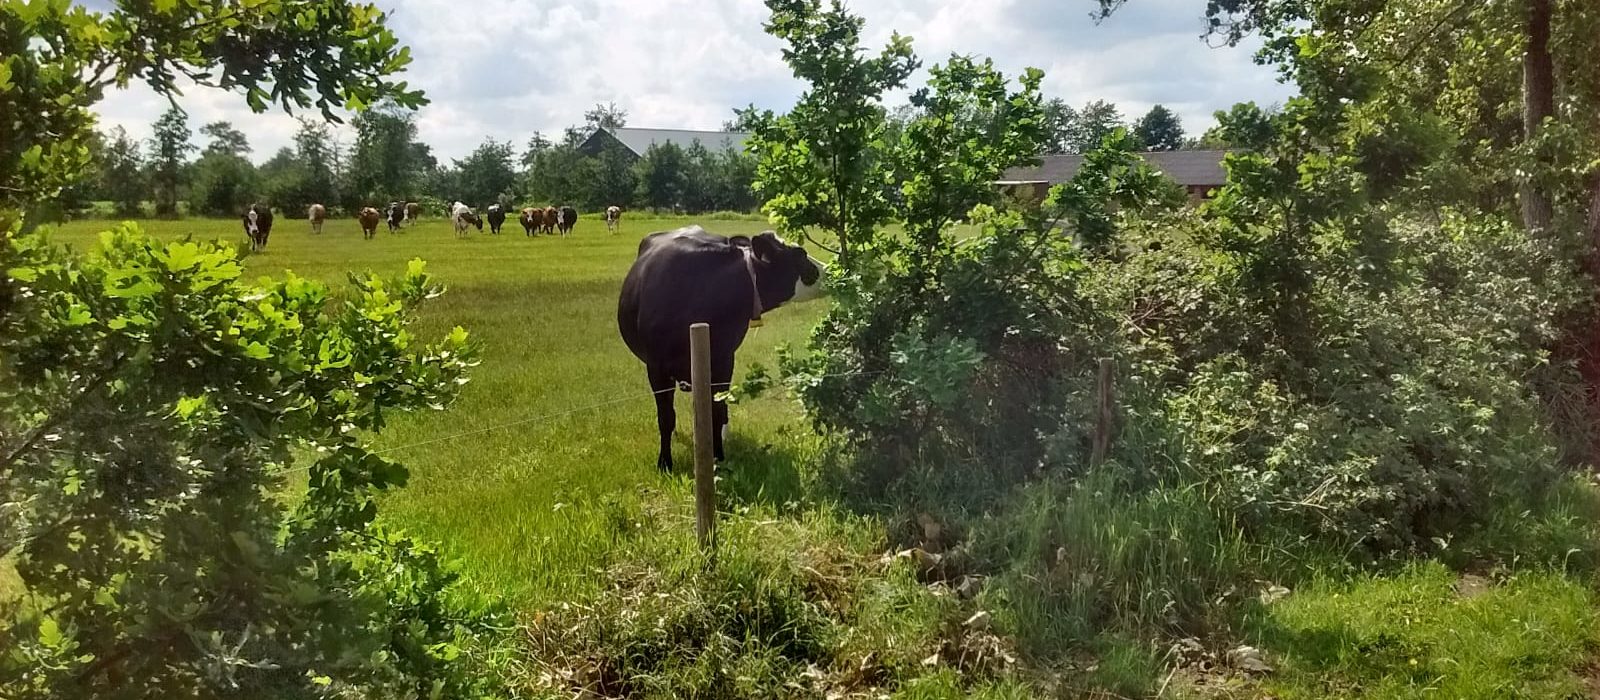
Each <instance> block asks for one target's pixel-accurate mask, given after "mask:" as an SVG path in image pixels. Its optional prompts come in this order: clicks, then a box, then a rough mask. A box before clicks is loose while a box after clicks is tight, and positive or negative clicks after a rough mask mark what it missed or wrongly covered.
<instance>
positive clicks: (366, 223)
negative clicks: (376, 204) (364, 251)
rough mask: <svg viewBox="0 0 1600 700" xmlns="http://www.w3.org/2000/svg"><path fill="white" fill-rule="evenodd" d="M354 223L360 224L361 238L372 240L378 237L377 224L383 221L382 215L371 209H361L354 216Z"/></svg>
mask: <svg viewBox="0 0 1600 700" xmlns="http://www.w3.org/2000/svg"><path fill="white" fill-rule="evenodd" d="M356 221H359V222H361V237H362V238H365V239H367V240H372V237H373V236H376V235H378V222H380V221H383V214H381V213H379V212H378V210H377V209H373V208H372V207H362V208H361V213H360V214H357V215H356Z"/></svg>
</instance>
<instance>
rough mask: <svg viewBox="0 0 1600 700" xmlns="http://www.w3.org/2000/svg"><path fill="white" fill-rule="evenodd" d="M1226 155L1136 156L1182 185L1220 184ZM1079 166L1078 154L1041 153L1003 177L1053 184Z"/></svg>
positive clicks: (1176, 153)
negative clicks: (1033, 163) (1036, 160)
mask: <svg viewBox="0 0 1600 700" xmlns="http://www.w3.org/2000/svg"><path fill="white" fill-rule="evenodd" d="M1226 155H1228V152H1227V151H1147V152H1145V153H1140V154H1139V157H1141V158H1143V159H1144V160H1145V162H1147V163H1149V164H1150V165H1151V166H1153V167H1154V168H1155V169H1157V170H1160V171H1161V172H1162V173H1165V174H1166V176H1167V177H1170V178H1172V179H1173V180H1174V181H1176V182H1177V183H1178V184H1180V185H1183V186H1185V187H1192V186H1209V187H1220V186H1222V185H1224V184H1226V183H1227V181H1228V173H1227V171H1225V170H1223V168H1222V158H1223V156H1226ZM1080 167H1083V156H1081V155H1059V156H1041V157H1040V158H1039V164H1038V165H1036V166H1025V167H1020V168H1012V169H1010V170H1007V171H1006V174H1005V179H1006V180H1027V181H1034V182H1037V181H1044V182H1049V183H1051V184H1055V183H1060V182H1066V181H1068V180H1071V179H1072V176H1073V175H1076V174H1077V173H1078V168H1080Z"/></svg>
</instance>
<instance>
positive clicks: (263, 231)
mask: <svg viewBox="0 0 1600 700" xmlns="http://www.w3.org/2000/svg"><path fill="white" fill-rule="evenodd" d="M239 218H240V219H241V220H242V221H243V222H244V235H245V237H246V238H248V239H249V240H250V250H251V251H252V252H254V251H260V250H266V249H267V237H268V236H271V235H272V207H269V206H267V205H265V204H252V205H250V208H249V209H248V210H246V211H245V213H244V216H241V217H239Z"/></svg>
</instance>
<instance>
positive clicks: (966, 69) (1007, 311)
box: [755, 7, 1093, 489]
mask: <svg viewBox="0 0 1600 700" xmlns="http://www.w3.org/2000/svg"><path fill="white" fill-rule="evenodd" d="M811 9H812V11H816V8H815V7H812V8H811ZM792 11H793V8H789V9H780V10H779V11H776V12H775V14H774V16H775V20H774V25H773V26H774V31H775V33H778V34H779V35H780V36H782V37H784V38H786V39H787V40H788V41H789V42H790V46H791V48H790V49H789V51H788V53H787V54H786V55H787V56H788V57H789V60H790V62H791V63H792V64H793V65H794V66H795V68H796V74H797V75H799V76H801V77H802V78H807V77H812V78H815V79H823V78H826V77H828V76H833V75H835V74H836V73H837V72H838V71H837V70H835V69H828V70H822V71H820V72H816V71H818V70H819V67H820V66H828V65H833V64H831V63H829V62H830V61H833V60H837V56H836V55H835V53H836V52H843V54H844V55H846V56H849V57H852V58H851V60H854V61H862V62H868V63H870V62H871V61H872V60H882V59H863V58H861V57H860V56H859V53H858V52H854V51H850V50H849V49H848V47H843V48H841V47H839V46H836V45H833V44H828V43H827V42H824V41H821V39H820V38H819V37H817V36H813V35H810V34H806V33H805V32H826V31H829V30H830V29H836V28H844V30H845V31H847V32H855V31H859V26H860V25H859V21H858V20H856V19H855V18H854V17H850V16H848V15H847V14H845V13H843V12H842V11H841V10H838V9H834V10H832V11H830V12H828V13H824V15H825V16H812V15H804V16H800V17H795V16H791V15H790V14H786V12H792ZM902 45H903V43H902V44H896V46H897V47H898V46H902ZM896 56H897V58H896V61H897V62H896V63H893V64H892V65H899V66H909V65H912V64H913V63H914V61H913V59H912V58H911V56H910V55H909V54H908V53H907V54H903V55H902V54H896ZM873 66H875V67H873V68H871V69H868V68H861V69H860V70H857V71H855V72H861V71H865V72H866V73H871V72H872V70H879V69H881V68H882V66H881V65H879V64H873ZM841 70H842V69H841ZM1042 77H1043V76H1042V74H1041V73H1040V72H1038V71H1036V70H1030V71H1028V72H1026V73H1024V75H1023V76H1022V77H1021V79H1020V80H1019V81H1018V84H1017V85H1015V86H1013V85H1011V84H1010V83H1009V82H1008V81H1007V80H1006V79H1005V78H1004V77H1003V76H1002V75H1000V74H999V73H998V72H997V71H996V70H995V69H994V67H993V66H992V65H991V64H990V63H989V62H987V61H985V62H978V61H976V60H973V59H970V58H964V57H960V56H956V57H952V58H951V59H950V61H949V62H948V63H946V64H944V65H941V66H936V67H935V68H933V69H932V71H931V77H930V79H929V84H928V85H927V87H925V88H923V89H919V90H918V91H917V92H916V93H914V95H913V97H912V105H913V108H914V113H913V114H914V115H913V116H911V117H910V120H909V121H908V122H906V123H905V124H904V125H903V126H901V127H900V128H899V129H898V133H897V138H896V139H895V140H894V141H892V142H886V141H883V140H876V141H873V142H872V144H871V146H870V148H868V149H867V150H863V151H860V152H857V153H854V154H853V155H852V158H854V159H855V160H856V162H857V163H858V164H862V165H863V166H864V167H865V166H868V165H869V164H870V167H871V168H874V169H882V171H883V173H882V174H881V175H876V176H874V177H878V178H882V179H881V182H892V183H897V184H896V185H895V186H894V187H893V188H887V189H885V188H883V187H882V186H881V185H880V184H879V181H874V180H872V179H861V180H857V179H856V178H858V177H860V178H865V176H866V175H868V173H867V172H861V171H858V172H855V173H853V174H851V176H850V177H849V178H848V179H842V180H834V179H830V178H829V177H828V176H827V173H826V171H823V170H817V171H807V170H806V168H807V166H806V165H805V164H806V163H807V162H810V161H809V160H808V158H809V157H799V156H798V154H803V153H819V152H826V151H827V149H830V148H833V147H834V145H833V142H831V141H826V140H824V141H822V142H820V143H819V142H813V141H810V140H807V139H808V138H832V137H831V136H825V135H826V134H831V133H833V132H832V131H831V130H830V129H829V128H826V127H824V126H822V125H820V124H816V123H811V122H810V121H809V120H811V119H812V118H813V115H815V114H817V112H816V110H822V109H827V108H831V109H835V110H837V114H834V115H831V116H827V117H825V118H824V120H823V121H824V122H826V123H849V120H848V119H846V118H845V117H844V116H843V115H847V114H858V113H863V112H862V109H863V108H862V105H866V104H871V103H874V102H875V101H876V99H877V97H878V95H877V93H875V92H863V93H859V94H857V95H856V98H855V99H854V100H850V101H843V102H836V100H838V95H834V94H832V93H831V92H830V96H829V97H827V98H821V97H819V98H817V99H815V100H813V101H811V102H805V101H803V103H804V104H805V105H806V108H805V110H801V109H797V110H796V112H794V113H792V114H790V115H787V116H785V117H783V118H781V119H769V120H767V121H766V122H765V123H763V124H762V125H761V126H760V128H758V130H757V134H758V136H757V142H758V145H757V146H756V147H755V149H756V151H757V152H758V153H760V154H762V157H763V160H762V164H761V172H762V177H763V178H767V179H766V180H765V182H764V184H762V185H761V187H763V188H766V191H768V192H770V191H771V188H773V187H777V186H779V185H778V183H779V182H783V183H785V184H784V185H783V186H784V187H799V188H801V189H795V190H785V191H784V192H785V194H783V195H782V196H780V197H779V198H778V199H775V200H772V201H769V202H768V205H767V210H768V211H769V212H772V213H773V214H774V216H775V217H776V218H778V219H779V223H780V224H782V225H784V226H787V227H795V226H798V225H800V224H802V223H806V222H810V223H813V224H816V225H819V226H823V227H825V228H828V229H829V230H831V231H833V232H834V233H835V234H836V235H840V236H841V237H842V238H841V240H840V242H841V246H843V245H844V244H845V242H844V239H845V238H852V237H853V239H852V242H851V243H850V245H851V247H850V248H848V249H845V248H841V252H845V251H846V250H848V251H849V252H850V253H851V255H850V256H848V257H847V256H843V255H841V257H840V258H839V260H838V263H837V265H836V267H837V270H836V271H834V272H833V274H832V278H831V284H832V290H833V295H834V299H835V304H834V307H833V309H832V310H831V311H830V314H829V317H828V319H827V320H826V321H824V322H823V324H822V325H821V326H820V327H819V328H818V329H817V331H816V333H815V334H814V335H813V337H812V340H811V343H810V347H809V352H807V353H804V354H799V355H795V356H791V357H790V358H788V359H787V361H786V362H785V369H786V371H787V372H788V373H789V374H790V375H791V376H792V379H793V381H794V382H795V385H796V386H797V387H798V390H799V393H800V396H801V398H802V400H803V401H804V402H805V404H806V406H807V408H808V409H809V411H810V413H811V416H812V418H813V420H814V421H815V422H816V423H817V424H818V425H819V426H820V427H823V428H825V429H827V430H829V431H831V432H834V433H835V434H838V435H841V436H844V437H847V438H848V439H849V441H850V442H851V443H852V444H854V445H856V446H858V447H860V448H862V449H863V450H864V451H865V452H866V453H867V455H866V458H865V459H864V460H863V463H864V464H866V465H870V466H871V467H873V469H869V470H868V471H866V472H863V473H861V474H858V475H857V476H859V477H861V478H862V479H863V481H862V484H861V485H862V486H865V487H867V488H869V489H878V488H883V487H885V486H888V485H889V483H891V482H893V481H895V480H897V479H899V478H901V477H903V476H906V471H907V470H908V469H911V468H913V467H914V466H916V467H921V468H924V469H931V470H941V469H942V468H943V467H944V466H946V465H960V467H959V469H960V470H961V471H969V470H970V471H972V473H971V475H970V477H969V478H973V479H978V480H982V479H984V478H986V476H987V475H989V474H991V473H992V472H995V471H1001V470H1011V471H1016V470H1020V469H1027V468H1029V467H1028V466H1027V465H1028V464H1029V460H1028V459H1027V457H1026V455H1027V454H1028V453H1029V452H1030V451H1032V450H1036V449H1037V448H1038V446H1039V442H1038V440H1037V439H1035V437H1034V436H1035V435H1036V434H1037V432H1038V431H1040V430H1041V429H1044V428H1045V426H1048V425H1053V424H1054V423H1055V422H1056V421H1057V420H1058V417H1059V414H1060V411H1061V410H1062V409H1063V407H1064V401H1065V400H1066V398H1067V397H1068V396H1070V395H1071V391H1070V390H1069V387H1070V386H1074V385H1075V383H1079V382H1081V381H1082V380H1083V377H1084V372H1085V370H1086V364H1085V363H1083V362H1080V361H1074V360H1073V359H1072V353H1073V352H1074V351H1078V352H1081V353H1084V354H1086V353H1087V351H1086V350H1085V344H1086V343H1092V341H1091V340H1087V338H1089V337H1092V336H1089V335H1087V334H1077V335H1076V338H1075V339H1074V340H1070V341H1064V340H1063V338H1064V337H1065V334H1064V333H1063V331H1064V329H1066V328H1069V327H1076V326H1078V325H1079V324H1082V323H1086V322H1087V323H1089V324H1090V325H1093V321H1092V318H1093V313H1092V311H1091V307H1090V306H1089V305H1088V304H1087V303H1085V300H1084V298H1083V296H1082V294H1081V293H1080V291H1079V289H1078V287H1079V280H1080V276H1081V274H1082V272H1083V269H1084V268H1083V264H1082V262H1081V261H1079V260H1078V259H1077V258H1076V257H1075V256H1074V255H1072V254H1071V253H1070V252H1067V251H1066V247H1067V244H1066V241H1065V240H1064V239H1062V238H1060V237H1059V236H1056V235H1053V234H1052V233H1051V232H1050V231H1049V227H1048V226H1045V225H1044V223H1043V220H1042V218H1041V217H1040V216H1039V215H1038V214H1036V213H1035V214H1027V215H1023V214H1018V213H1010V214H1006V213H1001V212H998V211H996V210H995V209H993V208H992V207H991V206H988V205H986V204H979V203H981V202H989V201H993V200H994V198H995V196H996V195H995V193H994V190H993V187H992V185H991V183H992V182H993V181H994V180H995V179H997V178H998V176H999V175H1000V173H1001V172H1003V171H1004V170H1005V169H1006V168H1007V167H1010V166H1011V165H1014V164H1017V163H1024V162H1027V161H1028V160H1029V159H1031V158H1033V157H1034V155H1035V154H1036V153H1037V152H1038V150H1039V147H1040V144H1041V143H1042V142H1043V141H1044V138H1045V133H1044V124H1043V121H1042V116H1043V107H1042V103H1041V98H1040V96H1039V91H1038V88H1039V82H1040V80H1041V79H1042ZM825 85H826V84H825V83H818V84H816V85H815V87H814V90H815V91H816V93H818V94H819V95H820V94H821V93H823V92H827V91H825V90H824V86H825ZM883 86H884V85H883V84H879V85H878V86H876V87H877V89H881V87H883ZM866 87H872V85H871V84H866ZM855 88H856V89H858V90H860V89H863V85H856V86H855ZM808 110H809V111H808ZM864 113H866V114H870V115H875V116H871V117H870V118H869V121H872V122H873V123H874V124H875V126H869V127H865V132H870V133H877V132H878V130H879V129H881V125H882V118H881V115H879V114H878V112H876V111H873V110H866V111H865V112H864ZM851 128H852V129H861V128H863V127H862V126H861V125H860V124H855V125H853V126H852V127H851ZM774 133H785V134H792V135H795V136H797V137H798V136H801V135H812V136H808V137H802V138H799V139H798V140H795V141H790V142H785V143H781V144H780V143H776V142H772V141H769V140H768V139H770V138H772V135H773V134H774ZM849 133H854V134H855V135H856V136H855V137H864V136H865V133H864V132H854V131H852V132H849ZM807 172H809V173H810V174H806V173H807ZM775 177H781V178H783V179H781V180H780V179H772V178H775ZM790 178H793V179H790ZM841 188H843V189H841ZM840 192H845V193H847V195H848V196H849V197H856V198H857V201H856V203H854V204H848V205H846V204H840V203H839V200H838V196H839V193H840ZM808 203H810V204H808ZM811 204H816V205H819V206H812V205H811ZM836 205H837V206H838V207H839V208H837V209H835V208H834V207H835V206H836ZM974 205H977V206H974ZM968 210H970V211H971V218H972V220H973V222H974V223H976V224H977V225H978V226H979V228H980V233H979V234H978V235H977V236H976V237H975V238H973V239H970V240H965V241H957V239H956V237H955V235H954V233H953V231H952V226H953V224H955V223H956V222H957V221H958V220H959V217H961V216H962V215H963V214H966V213H967V212H968ZM846 211H850V212H855V213H852V214H850V217H851V218H850V219H849V220H848V223H846V220H843V219H839V218H837V217H838V215H839V213H840V212H846ZM785 212H787V213H785ZM798 217H810V218H798ZM887 217H894V218H897V219H899V220H901V221H903V222H904V233H903V235H894V234H891V233H889V232H886V231H879V230H876V229H874V228H873V226H874V225H875V224H877V223H881V222H882V220H883V219H884V218H887ZM1013 458H1015V459H1013ZM919 475H920V476H923V477H928V476H930V475H929V474H927V473H925V472H922V473H919Z"/></svg>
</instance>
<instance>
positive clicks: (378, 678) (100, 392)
mask: <svg viewBox="0 0 1600 700" xmlns="http://www.w3.org/2000/svg"><path fill="white" fill-rule="evenodd" d="M0 240H3V241H4V245H5V247H4V248H3V249H0V268H3V269H5V270H6V271H7V277H6V278H5V279H6V283H5V284H6V286H5V287H0V445H3V446H4V450H5V451H4V452H3V453H0V502H3V503H5V504H7V505H6V506H5V508H4V509H3V510H0V541H4V542H7V543H8V547H14V549H9V550H8V551H9V552H10V553H12V554H14V555H15V563H16V570H17V572H18V574H19V575H20V578H21V580H22V585H23V589H24V591H25V593H24V597H23V598H22V599H21V600H20V601H16V602H13V603H11V604H9V606H8V607H7V609H5V610H3V611H0V612H3V613H4V614H3V617H0V649H3V650H4V651H3V652H0V686H3V687H5V688H6V689H7V696H8V697H16V698H33V697H79V696H95V697H176V696H217V695H228V694H236V693H240V692H244V693H246V694H250V695H260V696H271V697H325V696H329V695H362V696H386V697H402V696H412V697H423V696H436V695H440V694H442V695H444V696H448V697H469V696H481V695H484V694H487V693H490V692H493V688H494V686H493V683H494V676H493V674H488V673H483V672H481V670H480V669H479V668H478V667H477V664H476V663H474V662H476V661H481V660H482V659H481V658H480V657H479V656H478V655H477V654H478V645H477V640H478V638H479V636H480V635H481V634H482V633H483V632H484V631H485V629H486V628H485V627H484V625H485V622H486V619H487V618H486V617H485V615H486V614H487V613H486V611H483V610H480V609H476V608H472V607H463V606H458V605H456V604H454V603H452V602H450V600H451V599H450V596H451V592H450V588H451V587H450V584H451V583H452V581H453V580H454V576H453V574H451V573H450V572H449V570H448V569H447V568H446V567H445V566H444V565H443V563H442V562H441V560H440V559H439V557H438V556H437V555H436V554H435V553H434V552H433V551H432V550H431V549H429V548H428V547H427V546H425V545H423V544H421V543H418V542H415V541H413V540H410V539H408V538H405V537H403V536H401V535H399V534H397V533H394V532H389V531H387V530H385V529H384V528H381V527H379V526H378V525H377V524H376V523H375V517H376V511H377V506H376V501H375V499H376V497H377V494H378V493H379V492H381V491H384V490H386V489H390V488H395V487H398V486H401V485H403V484H404V483H405V480H406V470H405V468H404V467H402V466H401V465H399V464H396V463H393V462H390V461H388V460H385V459H382V458H380V457H378V456H377V455H375V454H372V453H370V452H368V451H366V450H365V448H364V447H363V446H362V443H361V440H360V435H361V434H362V433H363V432H365V431H376V430H380V429H382V428H383V426H384V424H385V421H386V420H387V418H388V416H389V415H390V414H391V413H392V412H394V411H410V410H417V409H422V408H429V407H434V408H438V407H442V406H443V405H444V404H445V403H447V402H448V401H449V400H450V399H451V397H452V396H453V393H454V390H455V388H456V387H457V386H458V385H459V384H460V383H462V382H463V381H464V380H465V378H464V372H465V370H466V369H467V367H468V366H469V365H470V364H471V361H472V360H471V358H472V354H471V352H470V348H469V347H468V346H467V344H466V341H467V337H466V333H465V331H462V330H460V329H456V330H455V331H454V332H453V333H452V334H450V335H449V336H447V337H446V338H444V339H442V340H441V341H439V342H438V343H436V344H432V345H426V346H424V345H422V344H420V343H418V342H417V341H416V340H415V338H414V337H413V336H412V335H411V333H410V332H409V331H408V330H407V328H406V326H407V321H408V319H409V318H410V316H411V313H412V310H413V309H414V308H415V307H416V305H417V304H418V303H420V302H421V301H423V300H424V299H426V298H429V297H432V296H435V295H436V294H438V293H439V291H440V289H439V287H438V286H437V285H435V284H434V283H433V282H432V280H431V279H430V278H429V276H428V275H427V274H426V273H425V271H424V269H423V266H422V263H421V262H420V261H414V262H413V263H412V264H411V266H410V268H409V270H408V272H407V274H406V275H405V276H404V277H403V278H401V279H398V280H393V281H384V280H382V279H379V278H377V277H375V276H352V286H353V290H352V291H351V292H350V293H348V294H344V295H341V297H340V298H339V300H337V301H336V300H335V298H334V297H333V296H332V295H331V294H330V292H329V290H328V289H327V288H325V287H324V286H322V285H320V284H316V283H313V282H309V281H307V280H303V279H300V278H297V277H294V276H293V275H289V276H287V277H286V278H285V279H283V280H281V281H276V282H273V281H263V282H262V283H260V284H248V283H245V282H243V281H241V279H240V277H241V274H242V268H241V266H240V265H239V263H238V262H237V261H236V260H235V259H234V257H233V255H234V254H233V251H232V249H231V248H230V247H228V246H223V245H219V244H216V243H213V242H199V243H197V242H191V241H187V240H185V241H175V242H171V243H163V242H160V241H157V240H155V239H153V238H151V237H149V236H146V235H144V234H143V233H142V232H140V230H139V229H138V228H137V227H136V226H133V225H131V224H130V225H125V226H123V227H120V228H118V229H115V230H113V231H110V232H107V233H105V234H103V235H102V238H101V247H100V248H99V250H97V251H95V252H94V253H92V254H90V255H88V256H86V257H77V256H75V255H73V254H71V253H69V252H67V251H65V250H64V249H61V248H58V247H55V246H52V245H50V244H49V243H48V242H47V241H46V240H44V239H43V238H42V237H41V236H38V235H30V236H23V237H12V238H4V239H0ZM300 474H303V475H304V478H305V480H306V492H305V495H304V497H303V498H302V499H301V500H300V501H299V502H298V503H297V504H295V505H290V504H287V503H285V499H284V498H282V492H283V490H284V488H285V486H286V484H287V483H288V482H289V480H290V479H297V478H299V475H300Z"/></svg>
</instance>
